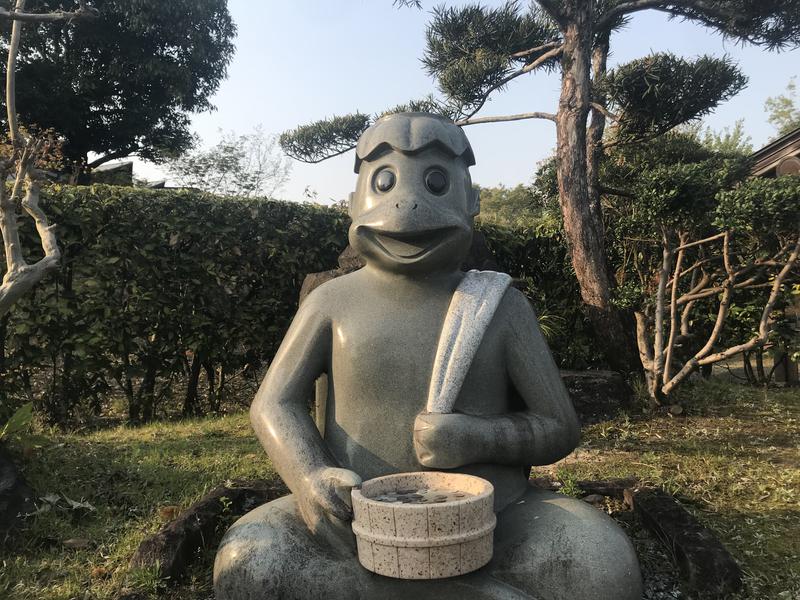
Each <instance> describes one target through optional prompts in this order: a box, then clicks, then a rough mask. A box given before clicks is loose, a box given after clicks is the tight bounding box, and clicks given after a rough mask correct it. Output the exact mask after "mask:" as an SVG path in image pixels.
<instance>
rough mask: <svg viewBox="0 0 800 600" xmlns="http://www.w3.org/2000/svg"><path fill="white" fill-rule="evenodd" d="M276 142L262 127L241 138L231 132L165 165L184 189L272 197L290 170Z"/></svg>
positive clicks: (241, 195) (249, 196)
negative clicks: (208, 145) (205, 146)
mask: <svg viewBox="0 0 800 600" xmlns="http://www.w3.org/2000/svg"><path fill="white" fill-rule="evenodd" d="M276 141H277V140H276V139H275V136H269V135H266V134H265V133H264V131H263V129H262V128H261V127H260V126H258V127H256V128H255V129H254V130H253V131H252V132H251V133H247V134H242V135H237V134H236V133H234V132H229V133H225V134H223V135H222V137H221V139H220V141H219V142H217V143H216V144H215V145H214V146H212V147H210V148H207V149H196V150H193V151H191V152H187V153H185V154H182V155H181V156H178V157H177V158H174V159H170V160H168V161H167V163H166V166H167V169H168V170H169V172H170V174H171V175H172V176H173V177H174V178H175V179H176V180H177V181H178V183H179V184H180V185H182V186H184V187H188V188H196V189H199V190H202V191H204V192H209V193H212V194H217V195H220V196H239V197H241V198H253V197H257V196H261V197H272V195H273V194H274V193H275V192H276V191H278V190H279V189H280V188H281V186H282V185H283V184H284V183H286V180H287V178H288V176H289V171H290V167H291V163H290V162H289V159H287V158H286V157H285V156H284V155H283V154H282V153H281V152H280V150H279V149H278V148H277V143H276Z"/></svg>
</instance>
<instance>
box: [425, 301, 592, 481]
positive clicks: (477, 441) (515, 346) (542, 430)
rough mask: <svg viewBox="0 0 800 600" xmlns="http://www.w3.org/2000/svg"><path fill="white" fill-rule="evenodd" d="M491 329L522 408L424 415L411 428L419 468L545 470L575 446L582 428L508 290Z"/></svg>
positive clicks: (532, 326) (536, 334)
mask: <svg viewBox="0 0 800 600" xmlns="http://www.w3.org/2000/svg"><path fill="white" fill-rule="evenodd" d="M493 326H498V327H502V328H503V339H504V347H503V351H504V355H505V356H504V358H505V363H506V369H507V372H508V376H509V379H510V384H511V385H512V386H513V387H514V389H515V390H516V391H517V393H518V394H519V396H520V397H521V398H522V400H523V402H524V404H525V407H524V408H523V409H522V410H519V411H517V412H512V413H507V414H501V415H488V416H478V415H468V414H464V413H452V414H434V413H423V414H420V415H419V416H418V417H417V420H416V422H415V425H414V436H415V443H416V445H417V455H418V458H419V460H420V462H421V463H422V464H423V465H425V466H427V467H432V468H439V469H448V468H457V467H461V466H464V465H467V464H473V463H489V464H507V465H546V464H551V463H554V462H556V461H557V460H559V459H561V458H563V457H564V456H566V455H567V454H569V453H570V452H571V451H572V450H573V449H574V448H575V446H577V445H578V441H579V437H580V426H579V424H578V418H577V416H576V414H575V410H574V409H573V407H572V401H571V400H570V398H569V395H568V394H567V390H566V388H565V387H564V384H563V382H562V381H561V376H560V374H559V372H558V367H556V364H555V362H554V361H553V357H552V355H551V354H550V349H549V348H548V346H547V342H546V341H545V339H544V336H543V335H542V332H541V328H540V327H539V323H538V321H537V319H536V315H535V314H534V312H533V308H532V307H531V306H530V303H529V302H528V300H527V299H526V298H525V296H524V295H523V294H522V293H520V292H519V291H517V290H515V289H509V290H508V291H507V292H506V295H505V296H504V298H503V301H502V303H501V304H500V306H499V307H498V313H497V314H496V316H495V320H494V323H493Z"/></svg>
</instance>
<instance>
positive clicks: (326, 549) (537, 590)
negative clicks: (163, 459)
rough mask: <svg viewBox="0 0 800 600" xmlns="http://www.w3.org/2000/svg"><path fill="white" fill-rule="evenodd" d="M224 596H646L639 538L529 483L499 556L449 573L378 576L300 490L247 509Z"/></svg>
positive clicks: (223, 572)
mask: <svg viewBox="0 0 800 600" xmlns="http://www.w3.org/2000/svg"><path fill="white" fill-rule="evenodd" d="M214 589H215V592H216V597H217V600H262V599H264V598H282V599H285V600H290V599H295V598H296V599H303V600H314V599H317V598H319V599H323V598H325V599H328V598H354V599H358V598H361V599H364V600H370V599H381V600H384V599H386V600H391V599H394V598H396V599H405V600H407V599H409V598H411V599H413V600H425V599H432V600H433V599H436V600H465V599H466V598H469V599H470V600H479V599H490V598H491V599H496V600H510V599H536V600H640V599H641V597H642V584H641V576H640V573H639V566H638V561H637V559H636V555H635V553H634V550H633V546H632V545H631V542H630V540H628V538H627V536H626V535H625V534H624V532H623V531H622V530H621V529H620V528H619V527H618V526H617V525H616V523H614V521H613V520H612V519H611V518H609V517H608V516H607V515H605V514H603V513H602V512H600V511H598V510H597V509H595V508H594V507H592V506H590V505H588V504H587V503H586V502H583V501H581V500H576V499H574V498H568V497H566V496H563V495H560V494H554V493H552V492H549V491H546V490H538V489H534V488H530V489H529V490H528V491H527V492H526V493H525V495H524V496H523V497H522V498H520V499H519V500H517V501H516V502H515V503H512V504H511V505H510V506H509V507H508V508H506V509H505V510H503V511H502V512H501V513H499V514H498V515H497V529H496V530H495V542H494V557H493V558H492V560H491V562H490V563H489V564H488V565H487V566H486V567H484V568H482V569H480V570H478V571H476V572H474V573H471V574H469V575H462V576H459V577H452V578H449V579H440V580H427V581H413V580H400V579H391V578H388V577H383V576H380V575H375V574H374V573H370V572H369V571H367V570H366V569H364V568H363V567H362V566H361V565H360V564H359V563H358V559H357V557H356V552H355V544H354V543H353V539H352V535H351V536H350V539H349V541H348V540H345V539H344V538H342V539H341V541H340V543H339V544H338V545H336V546H333V545H331V544H329V543H327V542H325V541H324V540H323V539H322V536H319V537H315V536H312V535H311V533H310V532H309V531H308V529H307V528H306V526H305V524H304V523H303V522H302V521H301V519H300V516H299V514H298V512H297V508H296V504H295V501H294V498H293V497H292V496H286V497H284V498H280V499H279V500H276V501H274V502H270V503H269V504H265V505H264V506H261V507H260V508H258V509H256V510H254V511H252V512H250V513H249V514H247V515H245V516H244V517H243V518H242V519H240V520H239V521H237V522H236V523H235V524H234V525H233V526H232V527H231V529H229V530H228V532H227V533H226V534H225V537H224V538H223V540H222V543H221V544H220V548H219V551H218V553H217V558H216V563H215V565H214Z"/></svg>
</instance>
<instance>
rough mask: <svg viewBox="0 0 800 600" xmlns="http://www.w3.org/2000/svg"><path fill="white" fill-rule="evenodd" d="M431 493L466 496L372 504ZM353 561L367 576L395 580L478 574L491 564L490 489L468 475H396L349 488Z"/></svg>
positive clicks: (481, 481) (493, 519)
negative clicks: (410, 492)
mask: <svg viewBox="0 0 800 600" xmlns="http://www.w3.org/2000/svg"><path fill="white" fill-rule="evenodd" d="M421 488H435V489H437V490H448V491H452V492H460V493H465V494H467V495H466V496H465V497H464V498H462V499H458V500H448V501H444V502H441V503H437V504H401V503H397V502H386V501H381V500H376V498H378V497H380V496H385V495H386V494H389V493H392V492H397V491H399V490H418V489H421ZM352 498H353V513H354V518H353V532H354V533H355V534H356V541H357V542H358V560H359V562H361V564H362V565H363V566H364V567H365V568H366V569H369V570H370V571H372V572H373V573H378V574H379V575H386V576H388V577H397V578H400V579H439V578H442V577H453V576H455V575H463V574H464V573H469V572H471V571H475V570H476V569H479V568H481V567H482V566H483V565H485V564H486V563H488V562H489V561H490V560H491V558H492V543H493V532H494V528H495V525H496V524H497V518H496V517H495V514H494V511H493V505H494V488H493V487H492V484H491V483H489V482H488V481H486V480H485V479H481V478H480V477H473V476H471V475H462V474H459V473H440V472H435V471H428V472H420V473H398V474H396V475H387V476H385V477H377V478H375V479H370V480H369V481H365V482H364V483H363V484H361V486H360V487H357V488H353V490H352Z"/></svg>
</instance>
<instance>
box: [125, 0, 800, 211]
mask: <svg viewBox="0 0 800 600" xmlns="http://www.w3.org/2000/svg"><path fill="white" fill-rule="evenodd" d="M440 3H441V2H430V1H427V0H426V1H424V2H423V5H424V7H425V10H423V11H418V10H415V9H407V8H404V9H397V8H394V7H393V6H392V1H391V0H369V1H368V0H300V1H296V2H285V1H280V2H278V1H276V0H266V1H261V2H255V1H253V0H229V2H228V6H229V9H230V11H231V14H232V15H233V19H234V20H235V22H236V25H237V27H238V29H239V31H238V37H237V39H236V56H235V58H234V60H233V62H232V64H231V66H230V68H229V72H228V79H227V80H226V81H224V82H223V83H222V85H221V87H220V89H219V91H218V92H217V94H216V95H215V96H214V98H213V103H214V104H215V105H216V107H217V110H216V111H215V112H212V113H206V114H201V115H195V116H194V118H193V126H194V129H195V131H196V133H197V134H198V135H199V136H200V137H201V139H202V140H203V142H204V143H205V144H207V145H212V144H213V143H214V142H215V141H217V140H218V138H219V130H224V131H235V132H236V133H247V132H249V131H252V129H253V128H254V127H255V126H257V125H259V124H260V125H261V126H262V127H263V129H264V131H266V132H268V133H275V134H279V133H281V132H282V131H284V130H286V129H291V128H294V127H296V126H297V125H300V124H304V123H308V122H310V121H314V120H317V119H321V118H324V117H326V116H330V115H334V114H344V113H348V112H352V111H354V110H356V109H358V110H360V111H361V112H365V113H369V114H372V113H375V112H378V111H380V110H382V109H384V108H387V107H390V106H393V105H396V104H399V103H402V102H405V101H407V100H410V99H413V98H418V97H421V96H424V95H426V94H428V93H430V92H434V91H436V90H435V84H434V82H433V81H432V79H431V78H430V77H429V76H428V75H427V74H426V73H425V72H424V71H423V69H422V68H421V64H420V62H419V59H420V57H421V56H422V55H423V51H424V46H425V26H426V23H427V22H428V19H429V12H428V11H429V10H430V9H431V8H432V7H433V6H434V5H436V4H440ZM466 3H467V2H445V4H448V5H458V4H466ZM502 3H503V2H502V1H501V0H497V1H495V0H492V1H485V2H482V4H484V5H490V6H491V5H500V4H502ZM611 48H612V55H611V58H610V66H612V67H613V66H614V65H615V64H617V63H620V62H627V61H629V60H631V59H633V58H637V57H640V56H643V55H645V54H648V53H650V52H655V51H664V50H669V51H672V52H674V53H676V54H680V55H683V56H687V57H694V56H698V55H702V54H711V55H714V56H723V55H725V54H727V55H729V56H730V57H732V58H733V59H734V60H735V61H736V62H737V63H738V64H739V66H740V68H741V69H742V70H743V72H744V73H745V74H746V75H747V76H748V77H749V84H748V86H747V88H746V89H745V90H744V91H743V92H741V93H740V94H739V95H738V96H736V97H735V98H734V99H732V100H730V101H728V102H727V103H725V104H723V105H722V106H721V107H719V108H718V109H717V111H716V112H715V113H714V114H712V115H710V116H709V117H708V118H707V119H706V122H707V123H708V124H709V125H710V126H711V127H713V128H715V129H721V128H723V127H726V126H731V125H733V124H734V122H735V121H736V120H737V119H740V118H743V119H744V122H745V129H746V131H747V133H748V135H750V136H751V137H752V141H753V144H754V145H755V146H756V147H760V146H761V145H763V144H765V143H766V142H767V141H768V140H769V139H770V137H772V136H773V135H774V131H773V128H772V126H771V125H770V124H769V123H768V122H767V118H766V114H765V112H764V101H765V100H766V98H767V97H769V96H774V95H776V94H779V93H782V92H783V91H784V90H785V88H786V84H787V83H788V81H789V78H790V77H791V76H793V75H797V74H800V51H798V50H794V51H791V52H782V53H775V52H767V51H765V50H762V49H760V48H758V47H754V46H745V47H742V46H737V45H734V44H733V43H731V42H730V41H724V40H723V39H722V38H721V37H720V36H719V35H715V34H713V33H712V32H711V31H710V30H708V29H706V28H703V27H700V26H697V25H693V24H691V23H686V22H681V21H677V20H672V21H669V20H668V19H667V18H666V17H665V16H663V15H662V14H660V13H656V12H655V11H646V12H643V13H639V14H637V15H636V16H634V18H633V20H632V22H631V23H630V25H629V26H628V27H627V28H626V29H625V30H623V31H621V32H620V33H618V34H617V35H616V36H615V37H614V38H612V46H611ZM558 86H559V79H558V77H557V76H556V75H549V76H548V75H544V74H533V75H528V76H524V77H522V78H519V79H517V80H515V81H514V82H512V84H511V85H510V86H509V87H508V88H507V89H506V90H505V91H503V92H499V93H496V94H495V95H494V96H493V100H492V101H491V102H489V103H487V106H486V107H485V108H484V109H483V111H482V112H481V113H480V114H481V116H488V115H501V114H511V113H519V112H529V111H537V110H538V111H546V112H555V111H556V105H557V98H558ZM465 131H466V132H467V135H468V136H469V138H470V141H471V143H472V146H473V148H474V151H475V156H476V159H477V165H476V166H475V167H473V169H472V172H473V180H474V181H475V183H477V184H480V185H483V186H493V185H498V184H501V183H502V184H505V185H506V186H513V185H516V184H517V183H523V182H528V181H530V178H531V175H532V173H533V171H534V169H535V167H536V164H537V162H539V161H540V160H542V159H543V158H546V157H547V156H548V155H549V154H550V152H551V151H552V149H553V147H554V144H555V125H554V124H553V123H552V122H550V121H542V120H531V121H518V122H512V123H505V124H486V125H474V126H470V127H468V128H467V129H466V130H465ZM353 160H354V159H353V154H352V152H350V153H347V154H345V155H343V156H340V157H337V158H334V159H331V160H328V161H325V162H323V163H320V164H316V165H307V164H303V163H300V162H296V161H293V168H292V172H291V179H290V180H289V182H288V183H287V184H286V185H285V186H284V187H283V189H282V190H281V191H280V192H279V193H278V194H276V195H277V196H279V197H282V198H285V199H287V200H302V199H303V192H304V190H305V189H306V188H307V187H308V188H310V189H312V190H314V191H316V192H317V194H318V201H320V202H327V201H328V200H331V199H333V200H337V199H340V198H344V197H345V196H346V195H347V194H348V193H349V192H350V191H352V188H353V185H354V182H355V175H354V174H353V168H352V167H353ZM137 174H138V175H140V176H147V177H148V178H151V179H154V178H157V177H158V173H157V171H156V170H155V169H153V168H152V167H147V166H144V165H142V166H137Z"/></svg>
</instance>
